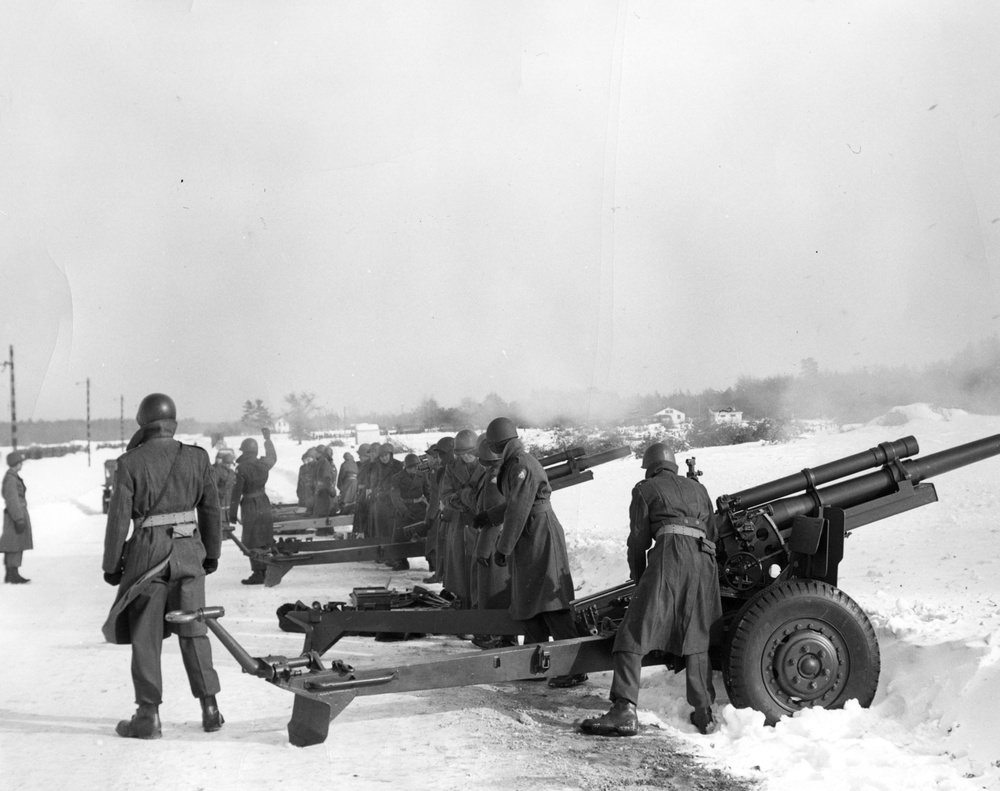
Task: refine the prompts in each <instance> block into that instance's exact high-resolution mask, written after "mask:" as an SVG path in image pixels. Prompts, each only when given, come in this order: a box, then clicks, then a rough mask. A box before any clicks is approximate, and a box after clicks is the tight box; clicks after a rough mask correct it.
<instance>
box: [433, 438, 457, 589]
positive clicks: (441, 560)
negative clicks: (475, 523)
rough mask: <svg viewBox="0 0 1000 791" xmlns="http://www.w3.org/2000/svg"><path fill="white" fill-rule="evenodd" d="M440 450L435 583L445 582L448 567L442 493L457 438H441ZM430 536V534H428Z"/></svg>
mask: <svg viewBox="0 0 1000 791" xmlns="http://www.w3.org/2000/svg"><path fill="white" fill-rule="evenodd" d="M435 444H436V445H437V449H438V457H439V460H438V469H437V495H436V496H437V529H436V531H434V532H435V536H434V554H435V555H436V557H435V559H434V565H435V568H436V569H437V570H436V571H435V572H434V573H435V574H436V575H437V579H436V580H435V582H444V568H445V566H447V565H448V518H447V517H446V516H445V513H446V510H447V509H446V508H445V505H444V503H443V502H442V501H441V493H442V489H443V487H444V476H445V473H446V472H447V470H448V465H449V464H450V463H451V460H452V459H454V458H455V438H454V437H441V439H439V440H438V441H437V442H436V443H435ZM428 535H430V533H428Z"/></svg>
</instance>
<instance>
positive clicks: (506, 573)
mask: <svg viewBox="0 0 1000 791" xmlns="http://www.w3.org/2000/svg"><path fill="white" fill-rule="evenodd" d="M476 453H477V454H478V456H479V463H480V465H482V467H483V469H484V470H485V474H484V475H483V476H482V477H481V478H480V479H479V482H478V484H477V486H476V509H477V513H482V512H486V511H490V510H492V509H496V508H499V507H503V505H504V504H505V503H506V501H505V500H504V496H503V495H502V494H500V489H499V488H498V487H497V473H498V472H499V470H500V456H499V454H496V453H494V452H493V451H492V450H490V446H489V443H488V442H487V441H486V434H482V435H481V436H480V437H479V439H478V440H477V442H476ZM501 526H502V525H500V524H497V525H488V526H486V527H485V528H483V529H482V530H480V531H479V534H478V535H477V537H476V546H475V548H474V550H473V553H472V570H471V575H470V576H471V580H472V606H473V607H474V608H475V609H477V610H508V609H510V567H509V566H498V565H497V564H496V563H495V562H494V561H493V554H494V552H495V550H496V545H497V539H498V538H500V530H501ZM472 642H473V643H474V644H475V645H478V646H479V647H480V648H497V647H500V646H508V645H516V644H517V638H516V637H515V636H514V635H476V637H474V638H473V639H472Z"/></svg>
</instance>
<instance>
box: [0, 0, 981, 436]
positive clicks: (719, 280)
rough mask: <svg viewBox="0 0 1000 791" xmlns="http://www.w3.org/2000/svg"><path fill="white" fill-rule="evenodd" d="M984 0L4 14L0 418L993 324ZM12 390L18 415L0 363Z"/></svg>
mask: <svg viewBox="0 0 1000 791" xmlns="http://www.w3.org/2000/svg"><path fill="white" fill-rule="evenodd" d="M998 34H1000V5H998V4H997V3H995V2H992V1H984V2H975V1H974V0H973V1H971V2H963V3H955V2H954V1H953V0H942V2H926V1H925V0H915V1H914V2H885V1H883V0H860V1H858V2H853V1H852V0H836V2H799V1H797V0H780V1H775V2H752V3H745V2H738V1H737V0H728V1H727V2H706V0H683V1H682V2H670V1H669V0H640V1H638V2H636V1H634V0H630V2H624V1H623V2H593V1H591V0H567V1H566V2H524V3H515V2H495V3H490V2H469V1H468V0H455V1H454V2H425V1H424V0H406V1H405V2H402V1H400V2H372V0H364V1H363V2H336V0H321V1H320V2H278V0H275V1H274V2H255V1H254V0H233V2H215V1H213V0H208V1H206V2H203V1H202V0H196V1H195V2H190V1H188V2H170V0H154V1H152V2H148V1H147V2H144V1H143V0H127V1H125V0H123V1H122V2H108V1H107V0H89V1H88V2H86V3H81V2H55V3H52V2H42V1H41V0H4V2H3V3H2V4H0V265H2V279H0V359H6V358H7V355H8V346H9V345H10V344H13V346H14V350H15V365H16V377H17V379H16V381H17V411H18V419H19V420H26V419H36V420H39V419H58V418H64V417H80V416H82V414H83V408H84V404H85V393H84V387H83V385H82V384H77V383H79V382H82V381H83V380H85V379H86V378H87V377H90V379H91V400H92V414H93V415H94V416H95V417H117V416H118V412H119V397H120V396H124V398H125V411H126V414H128V415H131V414H132V413H133V412H134V409H135V405H136V404H137V403H138V401H139V399H140V398H141V397H142V396H143V395H145V394H146V393H148V392H152V391H163V392H167V393H169V394H171V395H172V396H173V397H174V399H175V400H176V401H177V404H178V408H179V410H180V412H181V415H182V416H183V417H195V418H200V419H203V420H216V419H235V418H237V417H238V416H239V414H240V412H241V405H242V403H243V402H244V401H245V400H247V399H249V398H262V399H264V400H265V402H267V403H268V404H269V405H271V406H272V407H273V408H275V411H280V408H281V406H282V401H283V396H284V395H285V394H287V393H290V392H293V391H310V392H314V393H316V395H317V399H318V401H319V403H321V404H322V405H323V406H325V407H327V408H330V409H334V410H337V411H341V410H343V409H344V408H345V407H346V408H347V409H348V410H367V409H390V410H397V409H399V408H400V407H405V408H407V409H408V408H410V407H413V406H415V405H416V404H418V403H419V402H420V400H422V399H423V398H424V397H428V396H433V397H435V398H436V399H437V400H438V402H439V403H441V404H442V405H456V404H458V402H459V401H460V399H461V398H462V397H464V396H470V397H472V398H475V399H477V400H478V399H481V398H482V397H483V396H485V395H486V394H487V393H489V392H491V391H495V392H497V393H498V394H500V395H501V397H503V398H506V399H508V400H520V399H526V398H528V396H529V395H530V393H531V392H532V391H533V390H535V389H538V388H557V389H560V388H561V389H576V388H587V387H596V388H599V389H601V390H610V391H614V392H618V393H621V394H623V395H627V394H633V393H648V392H652V391H654V390H659V391H660V392H669V391H671V390H673V389H675V388H687V389H691V390H700V389H702V388H705V387H719V388H722V387H726V386H728V385H730V384H733V383H735V381H736V379H737V377H738V376H740V375H742V374H747V375H755V376H767V375H773V374H797V373H798V372H799V367H800V365H799V364H800V361H801V360H802V359H803V358H805V357H813V358H815V359H816V360H818V362H819V364H820V367H821V369H825V370H847V369H849V368H853V367H858V366H862V365H870V364H893V363H907V364H912V365H920V364H922V363H926V362H930V361H935V360H940V359H946V358H948V357H950V356H951V355H952V354H953V353H954V352H955V351H957V350H959V349H961V348H962V347H964V346H965V345H966V344H967V343H968V342H970V341H973V340H976V339H979V338H983V337H986V336H989V335H991V334H993V333H996V332H997V330H998V328H1000V263H998V262H1000V258H998V256H1000V246H998V241H1000V240H998V237H1000V143H998V141H1000V88H998V78H997V75H998V74H1000V47H998V46H997V41H998V40H1000V35H998ZM0 381H2V382H3V387H2V390H3V396H2V402H0V403H3V405H4V406H5V407H6V409H5V412H4V419H7V418H8V417H9V395H8V392H9V378H8V376H7V372H6V371H4V372H3V373H2V374H0Z"/></svg>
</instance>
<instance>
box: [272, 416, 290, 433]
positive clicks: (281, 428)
mask: <svg viewBox="0 0 1000 791" xmlns="http://www.w3.org/2000/svg"><path fill="white" fill-rule="evenodd" d="M289 428H291V427H290V426H289V425H288V421H287V420H285V418H283V417H279V418H278V419H277V420H275V421H274V428H273V429H271V430H272V431H273V432H274V433H275V434H287V433H288V430H289Z"/></svg>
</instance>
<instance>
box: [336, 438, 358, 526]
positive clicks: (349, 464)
mask: <svg viewBox="0 0 1000 791" xmlns="http://www.w3.org/2000/svg"><path fill="white" fill-rule="evenodd" d="M337 488H338V489H339V490H340V493H339V494H338V495H337V513H339V514H353V513H354V506H355V503H356V502H357V499H358V464H357V462H356V461H354V454H352V453H351V452H350V451H347V452H346V453H344V460H343V461H342V462H341V463H340V473H339V474H338V475H337Z"/></svg>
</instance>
